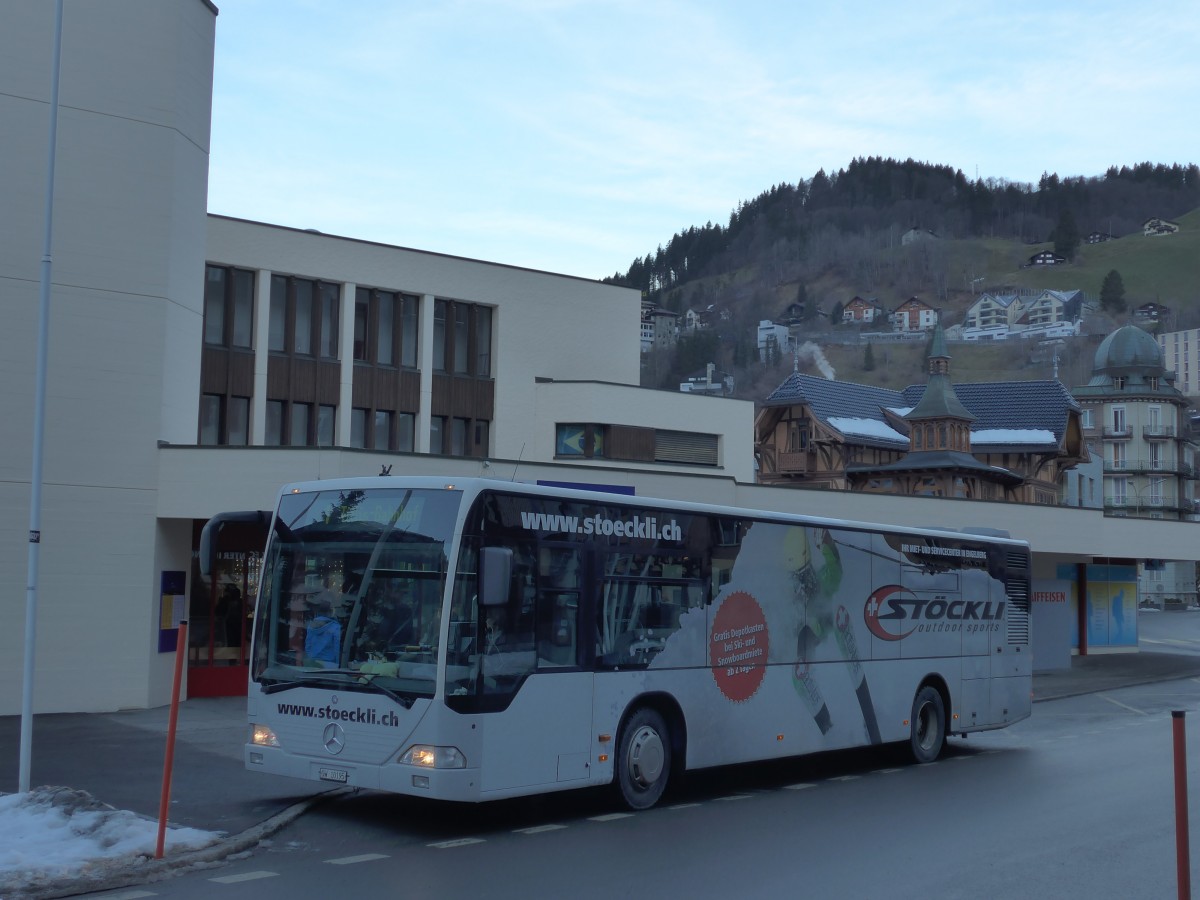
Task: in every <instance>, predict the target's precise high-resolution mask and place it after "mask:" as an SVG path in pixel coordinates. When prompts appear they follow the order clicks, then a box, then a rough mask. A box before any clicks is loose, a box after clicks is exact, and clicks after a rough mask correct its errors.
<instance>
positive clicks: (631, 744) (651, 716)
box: [614, 706, 671, 809]
mask: <svg viewBox="0 0 1200 900" xmlns="http://www.w3.org/2000/svg"><path fill="white" fill-rule="evenodd" d="M616 769H617V772H616V777H615V779H614V781H615V784H616V787H617V789H618V791H619V792H620V795H621V800H622V801H624V803H625V805H626V806H628V807H629V808H630V809H649V808H650V807H651V806H653V805H654V804H655V803H657V802H658V800H659V798H660V797H662V795H663V791H665V790H666V788H667V781H668V779H669V778H670V776H671V735H670V732H669V731H668V730H667V723H666V722H665V721H664V720H663V717H662V716H661V715H659V714H658V712H656V711H655V710H653V709H650V708H649V707H645V706H643V707H640V708H639V709H636V710H634V712H633V714H632V715H630V717H629V718H628V719H627V720H626V721H625V725H624V726H623V727H622V728H621V738H620V740H619V741H618V744H617V758H616Z"/></svg>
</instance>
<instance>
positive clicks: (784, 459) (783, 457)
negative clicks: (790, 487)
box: [777, 448, 817, 475]
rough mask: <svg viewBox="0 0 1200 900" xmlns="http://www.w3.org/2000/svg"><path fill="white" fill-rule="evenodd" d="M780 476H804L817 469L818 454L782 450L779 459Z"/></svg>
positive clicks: (812, 451)
mask: <svg viewBox="0 0 1200 900" xmlns="http://www.w3.org/2000/svg"><path fill="white" fill-rule="evenodd" d="M777 465H778V467H779V474H780V475H803V474H805V473H807V472H811V471H813V470H814V469H816V467H817V452H816V449H815V448H813V449H811V450H781V451H780V452H779V454H778V457H777Z"/></svg>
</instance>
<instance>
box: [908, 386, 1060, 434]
mask: <svg viewBox="0 0 1200 900" xmlns="http://www.w3.org/2000/svg"><path fill="white" fill-rule="evenodd" d="M954 392H955V393H956V394H957V395H958V399H959V400H960V401H961V402H962V405H963V406H965V407H966V408H967V409H968V410H970V411H971V413H972V414H973V415H974V416H975V421H974V422H972V423H971V430H972V431H973V432H974V431H985V430H989V429H1000V428H1019V429H1030V428H1038V429H1045V430H1046V431H1051V432H1053V433H1054V439H1055V442H1056V443H1060V442H1061V441H1062V438H1063V431H1064V430H1065V429H1066V426H1067V412H1068V410H1071V409H1077V408H1078V404H1076V403H1075V399H1074V398H1073V397H1072V396H1071V394H1070V392H1068V391H1067V389H1066V388H1065V387H1063V386H1062V384H1060V383H1059V382H1057V381H998V382H997V381H983V382H966V383H962V384H956V385H954ZM924 393H925V385H923V384H912V385H909V386H908V387H906V388H905V389H904V390H903V391H902V392H901V394H902V396H903V397H904V400H905V402H906V403H908V404H910V405H916V403H917V402H918V401H919V400H920V399H921V397H922V396H923V395H924ZM972 440H973V438H972Z"/></svg>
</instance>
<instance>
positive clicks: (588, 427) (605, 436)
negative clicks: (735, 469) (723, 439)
mask: <svg viewBox="0 0 1200 900" xmlns="http://www.w3.org/2000/svg"><path fill="white" fill-rule="evenodd" d="M617 432H620V433H623V434H624V436H625V440H624V441H621V442H619V443H618V442H617V441H615V440H612V439H611V438H612V434H610V433H617ZM554 455H555V456H556V457H567V458H583V459H610V460H629V461H640V462H665V463H683V464H686V465H695V466H716V465H719V463H720V459H719V441H718V439H717V435H715V434H701V433H699V432H692V431H667V430H665V429H661V428H636V427H632V426H613V425H598V424H593V423H581V422H569V423H562V424H559V425H556V426H555V435H554Z"/></svg>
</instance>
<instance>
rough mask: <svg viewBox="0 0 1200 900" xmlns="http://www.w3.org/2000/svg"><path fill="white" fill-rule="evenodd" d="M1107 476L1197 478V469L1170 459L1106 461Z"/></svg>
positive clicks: (1105, 472)
mask: <svg viewBox="0 0 1200 900" xmlns="http://www.w3.org/2000/svg"><path fill="white" fill-rule="evenodd" d="M1104 474H1105V475H1178V476H1179V477H1180V478H1195V477H1196V468H1195V466H1192V465H1190V464H1188V463H1182V462H1175V461H1173V460H1168V459H1106V460H1105V461H1104Z"/></svg>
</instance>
